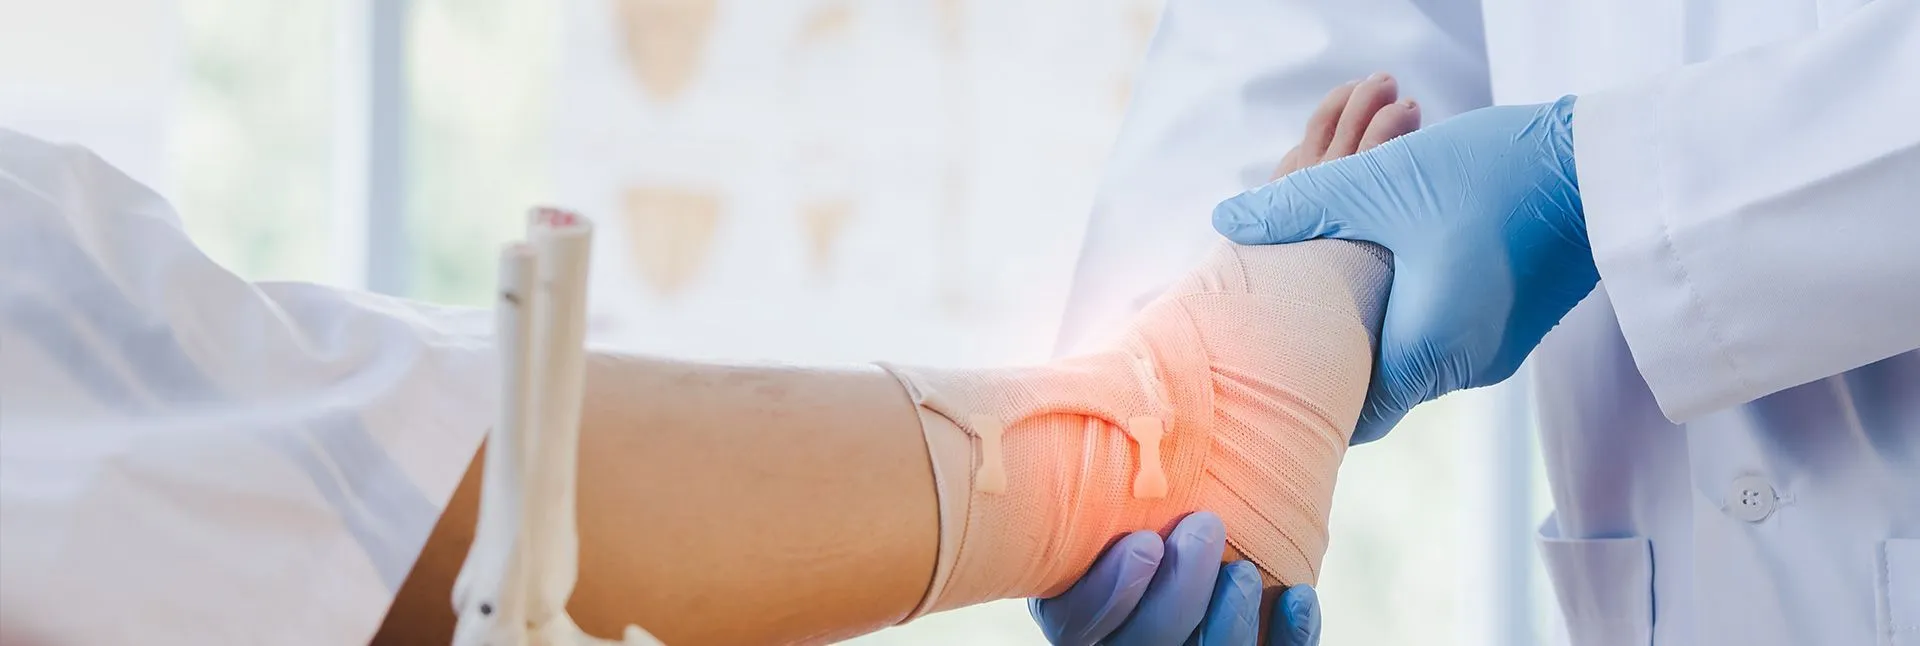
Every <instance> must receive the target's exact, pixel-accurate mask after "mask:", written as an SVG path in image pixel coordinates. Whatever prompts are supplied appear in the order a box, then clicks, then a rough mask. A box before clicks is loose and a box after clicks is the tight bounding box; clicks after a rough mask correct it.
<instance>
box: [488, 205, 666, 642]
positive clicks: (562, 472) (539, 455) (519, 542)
mask: <svg viewBox="0 0 1920 646" xmlns="http://www.w3.org/2000/svg"><path fill="white" fill-rule="evenodd" d="M528 238H529V242H528V243H521V244H513V245H510V246H508V247H507V248H506V249H505V250H504V251H503V252H502V253H501V259H500V301H499V302H498V303H497V304H496V305H495V307H496V328H497V329H496V336H497V343H498V348H499V352H500V375H501V376H500V388H501V392H500V417H499V421H498V422H497V423H496V424H495V425H494V427H493V429H492V430H491V431H490V432H489V434H488V438H487V439H488V443H489V446H490V447H491V448H490V450H488V452H487V458H486V464H485V467H484V468H485V472H484V476H483V480H482V484H481V494H480V495H481V503H480V517H479V522H478V523H477V528H476V530H475V533H474V542H473V546H472V548H470V549H469V551H468V552H467V559H466V563H465V565H464V566H463V567H462V568H461V570H460V575H459V578H458V579H457V580H456V581H455V583H454V593H453V605H454V612H455V614H457V615H458V617H459V620H458V622H459V623H458V625H457V627H456V628H455V631H454V644H455V645H456V646H574V645H585V644H629V645H634V646H639V645H651V644H658V643H659V642H658V641H657V640H655V639H654V638H653V637H652V636H650V635H648V634H647V633H646V632H645V631H643V630H641V629H640V628H639V627H637V626H628V627H627V629H626V634H625V635H624V638H623V641H619V642H613V641H607V640H602V639H598V638H595V637H592V636H590V635H587V634H586V633H585V632H583V631H581V630H580V628H579V627H578V626H576V625H574V622H573V619H572V618H571V617H569V616H568V615H567V610H566V606H567V599H568V597H569V596H571V595H572V594H573V586H574V580H575V577H576V575H577V574H578V568H579V536H578V534H577V530H576V526H575V516H574V513H575V510H574V504H575V503H574V489H575V486H576V483H575V469H576V461H577V453H578V450H579V439H580V431H579V426H580V400H581V390H582V380H583V376H584V362H585V356H586V352H585V347H584V344H585V337H586V294H587V289H586V288H587V264H588V263H587V259H588V251H589V248H590V247H591V244H592V240H593V226H592V224H591V223H590V222H588V221H587V220H586V219H584V218H581V217H579V216H577V215H574V214H572V213H569V212H566V211H560V210H556V209H536V210H535V211H534V213H533V215H532V218H531V222H530V223H529V225H528Z"/></svg>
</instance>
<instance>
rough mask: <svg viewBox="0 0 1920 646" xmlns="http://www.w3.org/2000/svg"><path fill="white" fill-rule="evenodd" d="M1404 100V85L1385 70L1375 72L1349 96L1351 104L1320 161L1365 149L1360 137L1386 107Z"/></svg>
mask: <svg viewBox="0 0 1920 646" xmlns="http://www.w3.org/2000/svg"><path fill="white" fill-rule="evenodd" d="M1398 100H1400V84H1399V82H1398V81H1395V80H1394V79H1393V77H1392V76H1390V75H1388V74H1386V73H1385V72H1379V73H1375V74H1374V75H1373V76H1369V77H1367V80H1364V81H1361V82H1360V84H1359V85H1356V86H1354V88H1353V94H1352V95H1350V96H1348V97H1347V105H1346V107H1345V108H1343V109H1342V110H1341V112H1340V122H1339V124H1338V125H1337V126H1335V127H1334V131H1333V139H1331V140H1329V141H1328V142H1327V150H1326V152H1324V153H1321V155H1320V161H1330V160H1334V159H1339V158H1341V157H1345V156H1347V155H1351V154H1354V153H1355V152H1358V151H1360V150H1361V148H1360V139H1361V137H1362V136H1364V135H1365V134H1366V132H1367V128H1368V127H1369V126H1371V125H1373V120H1374V115H1375V114H1378V113H1379V112H1380V110H1381V109H1382V108H1385V107H1387V106H1388V105H1392V104H1393V102H1394V101H1398Z"/></svg>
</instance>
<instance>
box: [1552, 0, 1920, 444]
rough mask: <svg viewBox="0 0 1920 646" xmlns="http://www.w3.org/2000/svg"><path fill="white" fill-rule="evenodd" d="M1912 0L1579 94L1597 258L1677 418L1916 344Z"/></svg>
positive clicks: (1917, 5) (1917, 89) (1919, 54)
mask: <svg viewBox="0 0 1920 646" xmlns="http://www.w3.org/2000/svg"><path fill="white" fill-rule="evenodd" d="M1917 79H1920V0H1881V1H1880V2H1875V3H1872V4H1869V5H1868V6H1866V7H1863V8H1861V9H1859V10H1856V11H1854V12H1853V13H1852V14H1851V15H1849V16H1847V17H1845V18H1844V19H1843V20H1842V21H1840V22H1837V23H1835V24H1833V25H1831V26H1828V27H1826V28H1824V29H1822V30H1820V31H1818V32H1815V33H1813V34H1811V35H1809V36H1807V37H1804V38H1801V39H1798V40H1794V41H1788V42H1783V43H1780V44H1777V45H1773V46H1768V47H1764V48H1759V49H1755V50H1752V51H1749V52H1745V53H1743V54H1739V55H1734V56H1730V57H1726V58H1721V59H1715V60H1712V61H1708V62H1705V63H1702V64H1698V65H1692V66H1687V67H1684V68H1680V69H1678V70H1677V71H1675V72H1672V73H1669V74H1666V75H1662V76H1659V77H1656V78H1651V79H1648V80H1646V81H1644V82H1639V83H1636V84H1632V85H1629V86H1624V87H1619V88H1616V89H1611V90H1608V91H1602V92H1598V93H1592V94H1587V95H1583V96H1581V97H1580V99H1579V103H1578V104H1577V106H1576V108H1575V112H1574V120H1573V130H1574V151H1575V155H1576V158H1575V160H1576V163H1577V166H1578V170H1577V172H1578V175H1579V181H1580V187H1581V196H1582V199H1583V201H1584V203H1585V210H1586V219H1587V228H1588V232H1589V237H1590V239H1591V241H1592V243H1593V252H1594V259H1595V261H1596V262H1597V264H1598V266H1599V269H1600V277H1601V279H1602V281H1604V282H1605V283H1606V286H1607V292H1608V293H1609V294H1610V295H1611V298H1612V302H1613V306H1614V309H1615V311H1616V312H1617V314H1618V317H1619V321H1620V327H1621V329H1622V330H1623V331H1624V332H1625V336H1626V340H1627V343H1628V346H1629V347H1630V349H1631V351H1632V354H1633V358H1634V361H1635V363H1636V364H1637V365H1638V367H1639V369H1640V372H1641V374H1642V375H1643V376H1644V377H1645V378H1646V381H1647V383H1648V384H1649V385H1650V386H1651V387H1652V390H1653V393H1654V395H1655V397H1656V398H1657V399H1658V401H1659V403H1660V408H1661V410H1662V411H1663V412H1665V413H1666V415H1667V417H1669V418H1671V419H1673V420H1675V421H1682V422H1684V421H1686V420H1688V419H1690V418H1693V417H1696V416H1699V415H1702V414H1705V413H1709V412H1712V411H1715V410H1719V409H1723V408H1727V407H1730V406H1734V405H1738V404H1742V403H1745V402H1748V401H1751V400H1754V399H1757V398H1759V397H1762V396H1765V395H1768V394H1771V393H1774V392H1776V391H1779V390H1782V389H1785V388H1789V387H1792V386H1795V385H1799V384H1803V383H1807V382H1809V381H1813V380H1816V379H1820V378H1823V377H1827V376H1830V375H1835V374H1839V373H1841V372H1845V371H1847V370H1851V369H1853V368H1856V367H1859V366H1862V365H1865V364H1868V363H1871V362H1874V361H1877V360H1880V359H1883V358H1886V357H1889V356H1892V355H1895V354H1899V353H1902V352H1906V351H1909V350H1913V349H1915V348H1916V347H1920V248H1916V244H1915V243H1916V241H1920V118H1917V117H1916V115H1920V82H1916V80H1917Z"/></svg>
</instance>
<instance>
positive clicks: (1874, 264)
mask: <svg viewBox="0 0 1920 646" xmlns="http://www.w3.org/2000/svg"><path fill="white" fill-rule="evenodd" d="M1917 70H1920V1H1916V0H1883V1H1881V2H1875V3H1871V4H1869V5H1867V6H1865V7H1862V8H1860V9H1857V10H1855V11H1854V12H1853V13H1852V14H1850V15H1848V16H1846V17H1845V18H1844V19H1842V20H1840V21H1838V22H1836V23H1835V24H1833V25H1832V26H1830V27H1828V28H1826V29H1823V30H1820V31H1818V32H1816V33H1814V34H1811V35H1809V36H1806V37H1803V38H1800V39H1796V40H1791V41H1787V42H1783V43H1780V44H1776V45H1772V46H1768V47H1762V48H1757V49H1754V50H1751V51H1748V52H1745V53H1742V54H1738V55H1733V56H1728V57H1724V58H1720V59H1715V60H1712V61H1708V62H1705V63H1700V64H1696V65H1691V66H1687V67H1684V68H1680V69H1678V70H1675V71H1674V72H1671V73H1667V74H1663V75H1659V76H1656V77H1652V78H1649V79H1645V80H1643V81H1641V82H1638V83H1634V84H1630V85H1626V86H1622V87H1618V88H1615V89H1610V90H1607V91H1602V92H1597V93H1593V94H1588V95H1585V96H1582V97H1578V98H1577V99H1576V98H1575V97H1571V96H1570V97H1564V98H1562V99H1561V100H1559V101H1556V102H1554V103H1550V104H1541V105H1530V106H1501V107H1494V108H1486V109H1482V110H1476V111H1474V112H1471V113H1468V114H1465V115H1461V116H1460V117H1457V118H1454V119H1452V120H1449V121H1446V122H1443V123H1440V124H1437V125H1434V126H1432V127H1429V128H1426V129H1424V130H1422V131H1420V132H1418V133H1414V134H1413V135H1409V136H1407V137H1404V138H1402V139H1400V140H1397V141H1395V142H1392V143H1390V144H1389V145H1386V146H1382V147H1380V148H1379V149H1376V150H1374V151H1371V152H1368V153H1363V154H1361V155H1358V156H1355V157H1353V158H1349V159H1344V160H1339V161H1336V162H1333V163H1329V164H1324V165H1322V166H1319V167H1316V168H1310V169H1307V170H1305V171H1302V172H1299V173H1295V174H1293V175H1290V176H1288V177H1286V178H1284V179H1282V180H1281V181H1278V182H1275V183H1273V184H1270V185H1267V186H1263V187H1260V188H1257V189H1254V190H1252V191H1248V192H1247V193H1244V194H1242V195H1240V196H1238V197H1235V198H1233V199H1230V200H1227V201H1226V202H1223V203H1221V204H1220V206H1219V207H1218V208H1217V209H1216V210H1215V212H1214V224H1215V226H1216V228H1218V229H1219V230H1220V231H1221V232H1222V233H1224V234H1226V235H1227V236H1228V237H1230V238H1232V239H1234V240H1235V241H1238V242H1242V243H1248V244H1259V243H1278V242H1290V241H1295V240H1303V239H1308V238H1317V237H1332V238H1345V239H1354V240H1367V241H1372V242H1376V243H1379V244H1381V245H1382V246H1385V247H1387V248H1388V249H1389V250H1391V251H1392V252H1393V253H1394V262H1395V282H1394V285H1393V289H1392V294H1393V300H1392V302H1391V303H1390V304H1389V306H1388V311H1387V317H1386V322H1385V324H1384V325H1383V328H1382V332H1381V334H1382V337H1381V349H1380V359H1379V364H1378V365H1377V366H1376V369H1375V381H1374V384H1373V386H1372V388H1371V393H1370V395H1369V401H1368V409H1367V411H1366V412H1365V413H1363V416H1362V421H1361V431H1360V436H1362V437H1366V436H1369V434H1370V433H1371V434H1372V435H1373V436H1377V434H1379V433H1384V432H1385V429H1386V428H1388V427H1391V425H1392V424H1393V423H1394V422H1395V421H1397V420H1398V419H1399V417H1400V416H1401V415H1403V414H1404V413H1405V411H1406V410H1407V409H1408V408H1411V407H1412V406H1414V405H1416V404H1419V403H1421V402H1424V401H1427V400H1430V399H1433V398H1435V397H1438V396H1440V395H1443V394H1446V393H1447V392H1451V391H1453V390H1458V389H1461V388H1471V387H1476V386H1483V385H1488V384H1492V383H1496V382H1498V381H1501V380H1503V379H1505V378H1506V377H1507V376H1510V375H1511V374H1513V372H1514V370H1515V369H1516V368H1518V366H1519V365H1520V362H1521V361H1522V360H1524V359H1525V357H1526V355H1527V354H1528V353H1529V352H1530V351H1531V350H1532V349H1533V347H1534V346H1535V345H1536V344H1538V343H1539V341H1540V339H1541V337H1542V336H1543V335H1544V334H1545V333H1546V332H1547V330H1549V329H1551V328H1552V327H1553V326H1554V325H1555V324H1557V323H1558V321H1559V320H1560V318H1561V317H1562V316H1564V315H1565V314H1566V312H1567V311H1568V310H1569V309H1570V308H1572V307H1573V305H1574V304H1576V303H1578V302H1579V301H1580V300H1581V299H1582V298H1584V297H1585V296H1586V295H1587V293H1588V292H1589V291H1590V290H1591V289H1592V288H1593V286H1594V285H1595V284H1596V282H1597V281H1598V280H1600V279H1605V280H1606V281H1607V293H1608V295H1609V297H1610V299H1611V301H1612V303H1613V306H1614V310H1615V311H1616V313H1617V315H1618V318H1619V321H1620V327H1621V329H1622V330H1623V331H1624V332H1625V337H1626V340H1627V343H1628V346H1629V348H1630V349H1631V351H1632V354H1633V357H1634V361H1635V363H1636V364H1637V366H1638V368H1639V369H1640V371H1641V373H1642V375H1643V376H1644V377H1645V379H1646V381H1647V383H1648V385H1649V386H1651V387H1652V390H1653V393H1654V395H1655V398H1656V399H1657V400H1658V401H1659V404H1660V407H1661V409H1662V410H1663V411H1664V412H1665V413H1666V415H1667V416H1668V417H1669V418H1672V419H1674V420H1676V421H1686V420H1687V419H1690V418H1693V417H1696V416H1699V415H1701V414H1705V413H1708V412H1712V411H1715V410H1720V409H1724V408H1726V407H1730V406H1734V405H1738V404H1742V403H1745V402H1748V401H1751V400H1753V399H1756V398H1759V397H1762V396H1765V395H1768V394H1771V393H1774V392H1777V391H1780V390H1782V389H1785V388H1789V387H1792V386H1795V385H1799V384H1803V383H1807V382H1809V381H1813V380H1816V379H1820V378H1823V377H1827V376H1830V375H1834V374H1838V373H1841V372H1844V371H1847V370H1850V369H1853V368H1856V367H1859V366H1862V365H1865V364H1868V363H1871V362H1874V361H1877V360H1879V359H1883V358H1886V357H1889V356H1892V355H1895V354H1899V353H1901V352H1906V351H1910V350H1913V349H1915V348H1916V347H1920V324H1916V322H1917V321H1920V289H1916V288H1915V285H1916V283H1920V254H1915V253H1913V245H1912V241H1913V240H1914V238H1915V234H1916V233H1917V232H1920V228H1916V227H1920V218H1916V212H1917V211H1916V207H1915V205H1916V204H1920V183H1917V182H1916V181H1915V178H1920V120H1916V119H1914V118H1912V114H1913V106H1915V105H1920V84H1915V83H1912V82H1910V79H1912V78H1913V77H1914V74H1915V72H1916V71H1917Z"/></svg>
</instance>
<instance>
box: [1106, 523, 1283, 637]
mask: <svg viewBox="0 0 1920 646" xmlns="http://www.w3.org/2000/svg"><path fill="white" fill-rule="evenodd" d="M1226 550H1227V528H1226V525H1225V524H1223V523H1222V522H1221V521H1220V517H1219V516H1216V515H1214V514H1212V513H1208V512H1204V511H1202V512H1195V513H1193V514H1189V515H1188V516H1187V517H1186V518H1183V519H1181V520H1180V524H1179V525H1177V526H1175V527H1174V528H1173V532H1172V533H1170V534H1168V535H1167V544H1166V556H1165V558H1163V559H1161V561H1160V568H1159V570H1158V571H1156V572H1154V574H1153V582H1152V583H1150V584H1148V585H1147V592H1146V594H1145V595H1144V596H1142V597H1141V598H1140V607H1138V608H1135V609H1134V611H1133V615H1132V616H1130V617H1127V621H1126V623H1123V624H1121V625H1120V628H1119V629H1117V630H1115V631H1113V634H1112V635H1108V636H1107V638H1106V639H1103V640H1101V641H1100V643H1102V644H1106V645H1107V646H1158V645H1162V644H1179V643H1182V642H1183V641H1185V640H1187V639H1188V638H1189V636H1191V635H1193V634H1194V632H1195V629H1197V628H1199V626H1200V624H1201V621H1202V620H1203V619H1204V618H1205V617H1206V615H1207V608H1208V607H1209V605H1211V601H1212V599H1213V593H1214V583H1215V580H1216V579H1217V578H1218V577H1219V575H1220V573H1221V568H1220V557H1221V555H1222V554H1224V553H1225V552H1226ZM1254 607H1256V608H1258V607H1259V606H1258V605H1257V604H1256V605H1255V606H1254Z"/></svg>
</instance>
